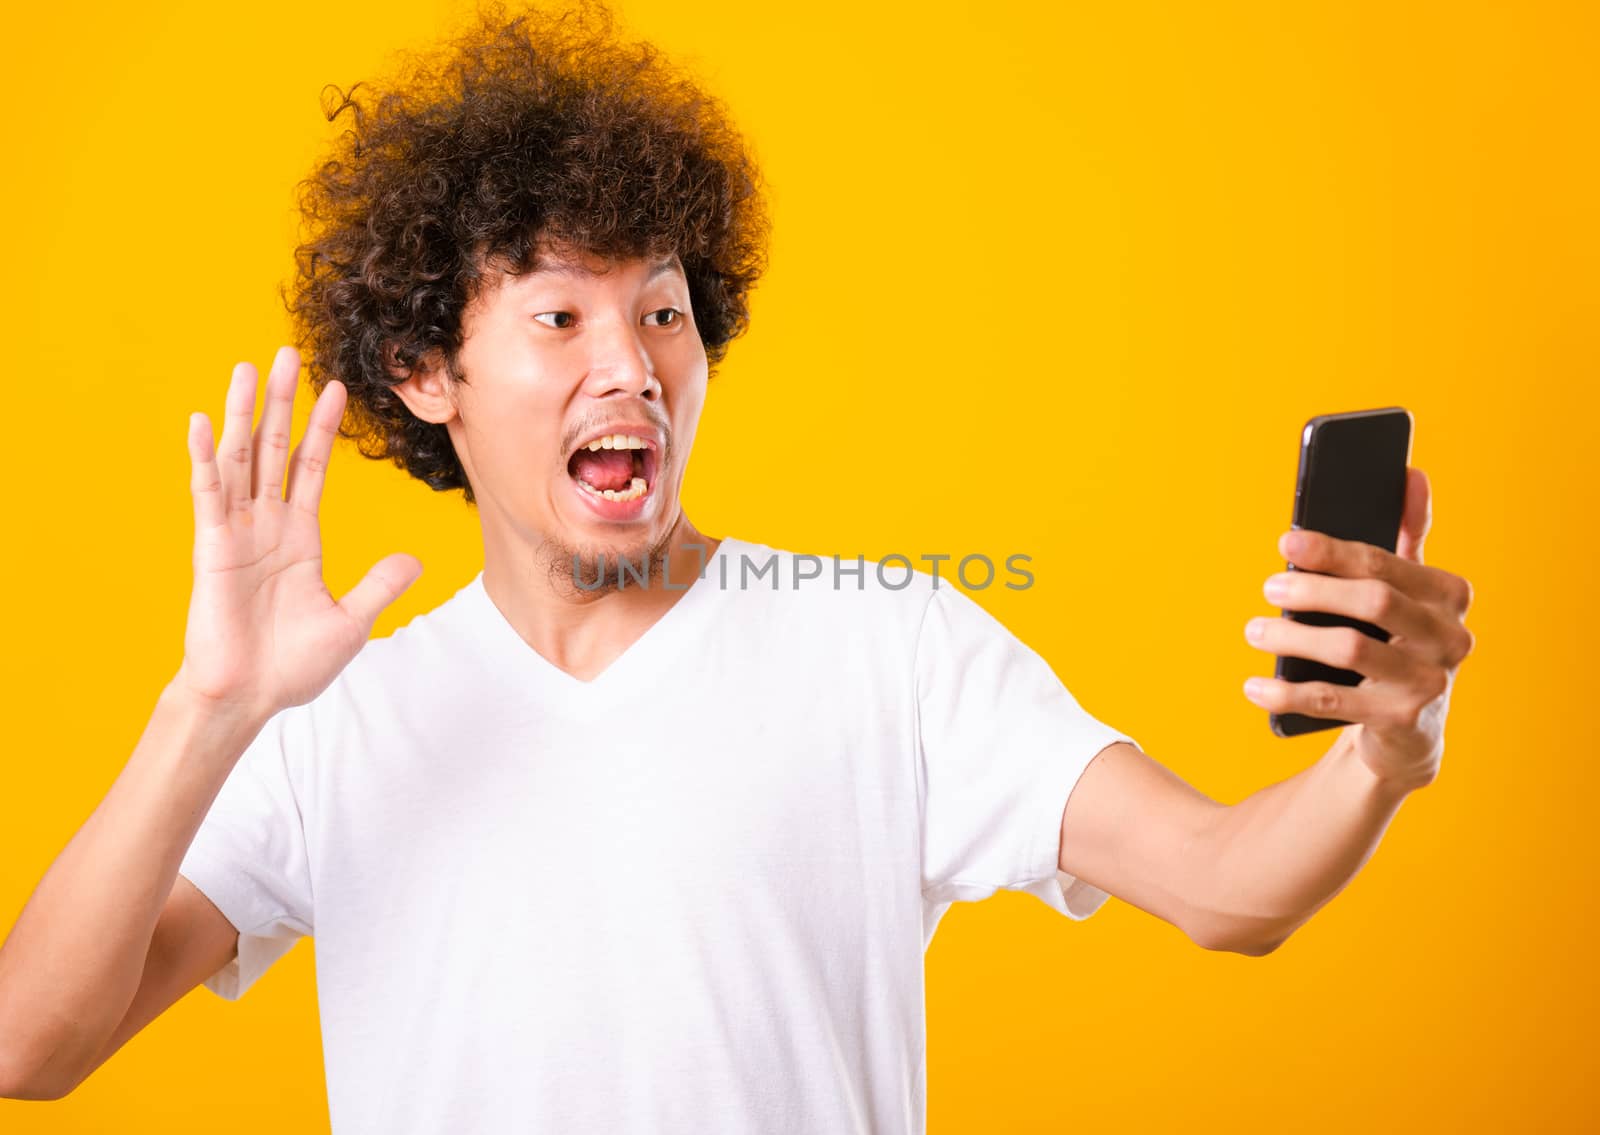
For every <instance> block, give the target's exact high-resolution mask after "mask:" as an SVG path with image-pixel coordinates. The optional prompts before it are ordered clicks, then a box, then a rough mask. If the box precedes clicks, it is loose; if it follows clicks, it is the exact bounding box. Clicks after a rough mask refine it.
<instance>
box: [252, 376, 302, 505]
mask: <svg viewBox="0 0 1600 1135" xmlns="http://www.w3.org/2000/svg"><path fill="white" fill-rule="evenodd" d="M299 378H300V356H299V354H298V353H297V352H296V351H295V349H294V348H293V347H279V348H278V353H277V354H276V355H275V356H273V359H272V370H271V371H270V372H268V374H267V392H266V395H265V404H264V406H263V407H262V410H261V424H260V425H258V426H257V427H256V435H255V447H254V457H255V462H254V464H255V484H254V486H253V487H252V489H251V495H252V496H255V497H257V498H259V499H268V498H270V499H272V500H280V501H281V500H282V499H283V470H284V467H285V466H286V465H288V463H289V429H290V426H291V425H292V424H293V420H294V392H295V386H296V384H297V383H298V381H299Z"/></svg>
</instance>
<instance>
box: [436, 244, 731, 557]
mask: <svg viewBox="0 0 1600 1135" xmlns="http://www.w3.org/2000/svg"><path fill="white" fill-rule="evenodd" d="M539 264H540V267H539V269H538V270H536V271H534V272H532V273H529V274H528V275H525V276H521V277H511V276H502V280H503V282H502V283H501V284H500V285H499V286H491V287H489V288H487V289H486V290H485V291H484V293H483V294H482V295H481V296H480V297H478V299H477V301H476V302H475V303H474V304H473V305H472V307H471V308H470V309H469V310H468V312H467V314H466V319H465V327H464V332H465V334H464V339H465V342H464V345H463V348H462V351H461V353H460V355H459V358H458V367H457V369H458V373H460V374H461V375H462V376H463V377H464V378H465V382H463V383H460V384H453V385H452V386H451V387H450V392H451V393H450V400H451V402H452V404H453V405H454V407H455V411H456V413H455V416H453V417H451V418H450V419H449V422H448V428H449V431H450V437H451V440H452V441H453V442H454V444H455V447H456V453H457V454H458V455H459V457H460V459H461V461H462V464H463V466H464V467H465V468H466V471H467V475H468V477H469V479H470V480H471V482H472V487H473V493H474V495H475V496H476V498H477V502H478V507H479V511H480V514H481V517H482V521H483V525H484V532H485V540H486V543H487V544H489V545H490V546H489V547H488V552H489V554H495V553H496V552H498V553H499V554H501V555H507V556H512V557H517V556H526V555H527V554H528V553H529V552H530V551H531V552H532V553H533V555H534V557H535V560H536V566H538V567H540V568H542V569H544V570H547V571H549V572H550V573H551V575H552V576H554V575H556V574H560V575H562V576H564V577H566V578H567V579H569V580H570V579H571V578H572V576H573V571H574V568H573V557H574V555H577V556H578V557H579V558H580V566H579V567H578V569H577V570H578V572H579V573H580V574H579V577H578V578H580V579H581V580H583V581H584V582H585V583H586V584H587V583H592V582H593V581H594V580H595V579H596V578H597V575H598V564H597V557H598V556H600V555H602V554H603V555H604V557H605V565H606V574H607V575H608V576H609V577H610V579H611V580H612V581H613V582H614V581H615V579H616V574H617V568H616V563H617V558H618V557H624V556H625V557H627V558H628V559H629V560H631V561H632V562H633V563H635V564H638V563H639V562H640V561H641V557H648V558H649V559H650V560H658V559H659V557H660V555H661V554H662V552H663V550H664V549H665V548H666V546H667V542H668V538H669V537H670V535H671V533H672V530H673V527H674V525H675V524H676V522H677V520H678V516H679V500H678V493H679V488H680V486H681V484H682V481H683V473H684V467H685V464H686V463H687V461H688V458H689V451H690V449H691V448H692V446H693V444H694V433H695V427H696V426H697V424H698V423H699V420H700V411H701V408H702V406H703V405H704V402H705V390H706V378H707V366H706V354H705V348H704V346H703V345H702V344H701V342H700V336H699V334H698V332H697V331H696V329H695V325H694V317H693V313H692V312H691V310H690V306H689V286H688V281H687V280H686V279H685V277H684V274H683V268H682V265H681V263H680V262H679V260H678V259H677V257H676V256H672V257H669V258H668V259H666V260H664V261H659V262H658V261H649V260H630V261H613V262H609V263H607V262H604V261H600V260H597V259H594V258H592V257H584V258H582V259H581V260H580V259H575V258H573V257H566V258H563V259H559V260H551V259H546V258H545V257H544V256H541V258H540V260H539ZM618 435H620V436H621V437H622V438H624V439H627V440H625V441H620V442H619V441H616V440H615V438H616V437H617V436H618ZM601 438H605V439H607V440H606V441H605V442H601V440H600V439H601ZM497 541H498V542H499V546H498V547H495V546H494V543H495V542H497Z"/></svg>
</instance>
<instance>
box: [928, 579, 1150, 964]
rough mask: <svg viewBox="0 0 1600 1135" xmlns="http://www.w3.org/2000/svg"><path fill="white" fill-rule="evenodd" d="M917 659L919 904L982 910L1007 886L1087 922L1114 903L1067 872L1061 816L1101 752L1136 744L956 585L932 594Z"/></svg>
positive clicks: (1103, 892)
mask: <svg viewBox="0 0 1600 1135" xmlns="http://www.w3.org/2000/svg"><path fill="white" fill-rule="evenodd" d="M916 659H917V661H916V671H917V675H916V688H917V697H916V709H917V738H918V746H917V747H918V749H919V755H920V758H921V759H920V766H919V773H920V776H921V788H922V797H923V798H922V837H923V838H922V893H923V897H924V898H925V899H926V900H927V901H928V902H930V903H936V904H937V903H945V904H948V903H950V902H976V901H978V900H980V899H984V898H987V897H989V896H990V895H992V894H993V893H994V892H995V891H996V890H999V889H1001V888H1005V889H1008V890H1017V891H1025V892H1027V893H1028V894H1031V895H1034V896H1035V897H1037V898H1039V899H1040V900H1042V901H1043V902H1045V903H1046V904H1047V905H1049V906H1050V907H1052V908H1053V909H1055V910H1057V911H1060V912H1061V913H1062V914H1065V915H1067V916H1068V917H1069V918H1072V919H1076V920H1082V919H1085V918H1088V917H1089V916H1090V915H1091V914H1093V913H1094V912H1095V911H1097V910H1099V909H1100V908H1101V907H1102V906H1104V905H1105V902H1106V900H1107V899H1108V898H1109V897H1110V896H1109V895H1108V894H1107V893H1106V892H1105V891H1102V890H1100V889H1098V888H1096V887H1094V886H1091V885H1090V884H1088V883H1086V882H1084V881H1082V880H1080V879H1076V878H1074V877H1073V876H1071V875H1068V874H1067V873H1065V872H1063V871H1061V870H1060V869H1059V862H1060V854H1061V819H1062V814H1063V813H1064V812H1065V810H1066V805H1067V797H1068V796H1069V795H1070V794H1071V792H1072V789H1073V787H1074V786H1075V785H1076V784H1077V782H1078V778H1079V776H1081V775H1082V773H1083V770H1084V769H1085V768H1087V767H1088V765H1089V762H1090V761H1092V760H1093V759H1094V757H1095V755H1096V754H1097V753H1099V752H1100V750H1102V749H1104V748H1105V747H1106V746H1107V745H1110V744H1112V743H1113V742H1115V741H1127V742H1128V743H1130V744H1137V742H1135V741H1134V740H1133V738H1132V737H1130V736H1128V735H1127V734H1125V733H1122V732H1120V731H1118V730H1116V729H1113V728H1112V727H1111V726H1109V725H1106V724H1104V723H1102V722H1100V721H1098V720H1096V719H1095V718H1094V717H1091V716H1090V715H1089V714H1088V713H1087V712H1086V711H1085V710H1084V709H1083V708H1082V707H1081V706H1080V705H1079V704H1078V702H1077V699H1076V698H1074V697H1073V696H1072V694H1071V693H1070V692H1069V691H1068V690H1067V688H1066V686H1065V685H1063V684H1062V682H1061V680H1060V679H1059V678H1058V677H1057V676H1056V674H1055V672H1054V671H1053V670H1052V669H1051V668H1050V666H1049V664H1048V663H1046V662H1045V660H1044V659H1043V658H1041V657H1040V656H1039V655H1038V654H1037V653H1036V652H1035V651H1033V650H1032V649H1031V648H1029V647H1028V646H1027V645H1025V644H1024V643H1023V642H1022V641H1021V640H1019V639H1018V638H1017V637H1016V636H1015V635H1014V634H1012V633H1011V631H1010V630H1008V629H1007V628H1006V627H1005V625H1004V624H1002V623H1001V622H1000V621H999V620H998V619H996V618H995V617H994V616H993V615H991V614H989V612H988V611H986V610H984V609H983V608H982V607H981V606H979V605H978V603H977V602H975V601H974V600H973V599H971V598H969V597H968V596H967V595H965V594H963V593H962V592H960V591H959V590H957V589H956V588H954V587H953V586H945V585H940V586H939V587H937V588H936V589H935V590H934V591H933V594H932V596H931V597H930V599H929V602H928V606H927V608H926V611H925V612H924V615H923V621H922V628H921V632H920V635H919V637H918V641H917V651H916ZM940 913H942V911H941V912H940ZM930 933H931V932H930Z"/></svg>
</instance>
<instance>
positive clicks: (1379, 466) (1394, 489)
mask: <svg viewBox="0 0 1600 1135" xmlns="http://www.w3.org/2000/svg"><path fill="white" fill-rule="evenodd" d="M1411 426H1412V420H1411V414H1410V413H1409V412H1408V411H1406V410H1404V409H1402V408H1400V407H1398V406H1391V407H1386V408H1384V409H1380V410H1358V411H1353V412H1350V413H1344V414H1321V415H1319V416H1317V417H1315V418H1312V419H1311V420H1310V421H1308V422H1307V423H1306V425H1305V429H1304V430H1302V431H1301V435H1300V469H1299V474H1298V476H1297V477H1296V483H1295V493H1294V516H1293V524H1292V527H1294V528H1307V529H1310V530H1312V531H1314V532H1325V533H1327V534H1328V535H1329V536H1333V537H1335V538H1337V539H1340V540H1359V541H1361V542H1362V543H1365V544H1375V545H1377V546H1378V547H1380V548H1383V549H1384V550H1386V551H1390V552H1393V551H1394V550H1395V547H1396V542H1397V540H1398V538H1399V534H1400V521H1401V517H1402V514H1403V512H1404V509H1405V496H1406V466H1407V465H1408V464H1409V463H1410V455H1411ZM1286 566H1287V568H1288V570H1289V571H1300V570H1304V569H1302V568H1297V567H1296V566H1295V565H1294V564H1292V563H1291V564H1287V565H1286ZM1283 616H1284V618H1286V619H1289V620H1292V621H1294V622H1297V623H1304V624H1306V625H1308V626H1317V627H1339V626H1348V627H1355V628H1356V629H1357V630H1359V631H1361V632H1362V633H1363V634H1366V635H1370V636H1371V637H1373V638H1375V639H1377V640H1378V641H1379V642H1388V641H1389V637H1390V636H1389V632H1388V631H1385V630H1384V629H1383V628H1381V627H1377V626H1374V625H1373V624H1372V623H1368V622H1363V621H1362V620H1360V619H1355V618H1351V617H1349V616H1346V615H1335V614H1330V613H1328V612H1324V611H1291V610H1287V609H1285V610H1284V612H1283ZM1275 676H1276V677H1278V678H1281V679H1283V680H1284V681H1289V682H1312V681H1317V682H1332V683H1334V684H1336V685H1341V686H1357V685H1360V684H1361V679H1362V675H1360V674H1358V673H1357V672H1356V671H1354V670H1345V669H1341V668H1339V667H1336V666H1330V665H1328V664H1326V663H1323V662H1316V661H1313V660H1311V659H1308V658H1295V657H1292V656H1284V655H1279V656H1278V660H1277V664H1276V670H1275ZM1268 720H1269V722H1270V724H1271V726H1272V731H1273V732H1274V733H1276V734H1277V735H1278V736H1279V737H1294V736H1298V735H1300V734H1303V733H1313V732H1316V731H1317V730H1321V729H1332V728H1335V727H1337V726H1341V725H1349V724H1350V722H1348V721H1343V720H1340V719H1337V718H1323V717H1312V716H1309V715H1307V714H1301V713H1274V714H1272V715H1271V716H1270V717H1269V718H1268Z"/></svg>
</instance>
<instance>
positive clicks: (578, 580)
mask: <svg viewBox="0 0 1600 1135" xmlns="http://www.w3.org/2000/svg"><path fill="white" fill-rule="evenodd" d="M681 519H682V513H679V520H681ZM677 530H678V521H674V522H673V524H672V527H670V528H668V529H667V531H666V532H665V533H664V534H663V535H662V536H661V538H660V539H659V540H657V541H655V542H654V543H651V542H650V541H649V540H648V539H643V540H635V541H632V542H631V544H622V543H619V544H615V545H611V546H599V545H593V544H590V545H582V546H579V545H573V544H567V543H565V542H563V541H561V540H558V539H554V538H546V540H545V542H544V545H543V547H542V549H541V556H540V558H541V559H543V560H544V568H545V571H546V573H547V574H548V575H549V578H550V583H551V586H552V587H553V588H555V589H557V590H559V591H561V592H563V593H565V594H567V595H568V596H569V597H572V598H591V599H593V598H598V597H599V596H602V595H609V594H611V593H613V592H616V591H623V590H630V591H631V590H643V589H645V588H647V587H655V586H657V585H659V584H660V583H661V581H662V579H663V578H664V577H665V573H666V567H667V553H668V551H669V549H670V548H671V546H672V537H673V534H674V533H675V532H676V531H677ZM624 561H626V562H624ZM641 577H642V579H641Z"/></svg>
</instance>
